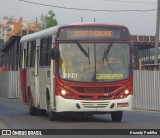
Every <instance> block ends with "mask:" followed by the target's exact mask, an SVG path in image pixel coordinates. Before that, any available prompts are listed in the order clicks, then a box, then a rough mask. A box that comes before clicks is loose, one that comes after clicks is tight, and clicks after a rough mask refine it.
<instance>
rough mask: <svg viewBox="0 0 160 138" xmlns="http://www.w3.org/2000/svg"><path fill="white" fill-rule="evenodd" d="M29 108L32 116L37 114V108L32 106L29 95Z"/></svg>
mask: <svg viewBox="0 0 160 138" xmlns="http://www.w3.org/2000/svg"><path fill="white" fill-rule="evenodd" d="M28 110H29V114H30V115H31V116H35V115H37V108H35V107H33V106H32V101H31V99H30V97H28Z"/></svg>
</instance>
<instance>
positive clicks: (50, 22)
mask: <svg viewBox="0 0 160 138" xmlns="http://www.w3.org/2000/svg"><path fill="white" fill-rule="evenodd" d="M57 24H58V22H57V20H56V19H55V14H54V12H53V11H52V10H49V12H48V15H44V14H41V16H40V29H41V30H43V29H46V28H50V27H53V26H56V25H57Z"/></svg>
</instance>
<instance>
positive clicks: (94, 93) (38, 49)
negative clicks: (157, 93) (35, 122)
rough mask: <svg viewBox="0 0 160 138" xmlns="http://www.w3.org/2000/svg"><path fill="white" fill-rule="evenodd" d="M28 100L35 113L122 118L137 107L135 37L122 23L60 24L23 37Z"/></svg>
mask: <svg viewBox="0 0 160 138" xmlns="http://www.w3.org/2000/svg"><path fill="white" fill-rule="evenodd" d="M20 53H21V54H20V64H19V67H20V68H19V69H20V76H21V77H20V79H21V91H22V98H23V102H24V103H27V104H28V109H29V113H30V115H37V112H38V111H47V113H48V115H49V119H50V120H54V119H56V118H57V117H58V116H59V115H60V114H61V113H63V114H64V113H76V114H80V115H93V114H103V113H110V114H111V118H112V121H119V122H120V121H121V120H122V115H123V111H130V110H131V109H132V98H133V72H132V50H131V37H130V33H129V31H128V29H127V28H126V27H125V26H121V25H108V24H96V23H88V24H87V23H79V24H71V25H64V26H55V27H52V28H49V29H46V30H42V31H40V32H36V33H33V34H29V35H26V36H23V37H22V38H21V40H20Z"/></svg>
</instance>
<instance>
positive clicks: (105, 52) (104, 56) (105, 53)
mask: <svg viewBox="0 0 160 138" xmlns="http://www.w3.org/2000/svg"><path fill="white" fill-rule="evenodd" d="M112 45H113V42H111V43H109V45H108V47H107V49H105V50H104V53H103V59H102V66H103V63H104V59H105V58H106V60H107V61H108V53H109V51H110V49H111V47H112ZM108 66H109V68H110V70H111V71H112V73H114V71H113V70H112V68H111V65H110V64H108Z"/></svg>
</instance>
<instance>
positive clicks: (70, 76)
mask: <svg viewBox="0 0 160 138" xmlns="http://www.w3.org/2000/svg"><path fill="white" fill-rule="evenodd" d="M77 77H78V74H77V73H63V78H67V79H70V78H72V79H74V78H77Z"/></svg>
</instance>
